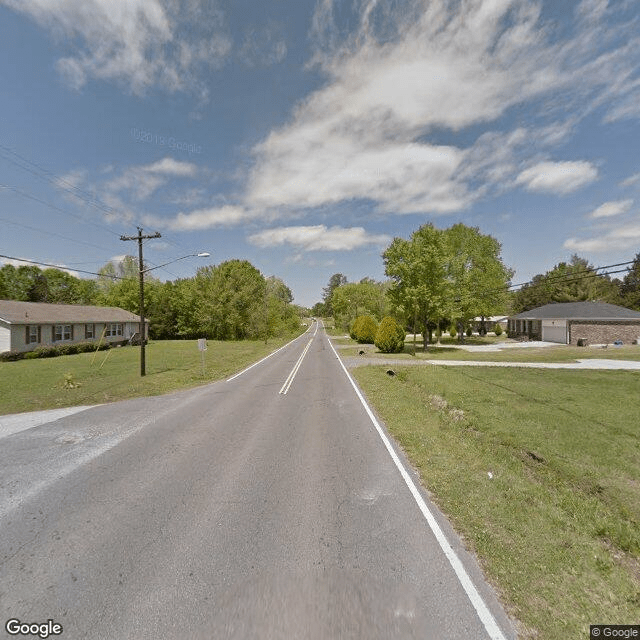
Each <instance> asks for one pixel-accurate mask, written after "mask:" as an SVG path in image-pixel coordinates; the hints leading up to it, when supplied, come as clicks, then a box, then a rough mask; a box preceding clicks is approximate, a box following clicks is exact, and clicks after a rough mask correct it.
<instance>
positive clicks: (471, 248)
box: [312, 224, 513, 347]
mask: <svg viewBox="0 0 640 640" xmlns="http://www.w3.org/2000/svg"><path fill="white" fill-rule="evenodd" d="M500 252H501V246H500V243H499V242H498V241H497V240H496V239H495V238H493V237H492V236H489V235H483V234H481V233H480V231H479V230H478V229H477V228H475V227H467V226H466V225H463V224H457V225H454V226H452V227H450V228H449V229H437V228H435V227H434V226H433V225H432V224H427V225H423V226H422V227H420V228H419V229H418V230H417V231H415V232H414V233H413V234H412V236H411V238H410V239H409V240H405V239H402V238H395V239H394V240H393V241H392V243H391V244H390V245H389V247H387V249H386V251H385V252H384V253H383V259H384V264H385V274H386V275H387V276H388V277H389V280H387V281H386V282H374V281H372V280H368V279H365V280H363V281H361V282H359V283H357V284H350V283H347V281H346V278H345V277H344V276H343V275H342V274H336V275H334V276H333V277H332V278H331V280H330V281H329V285H328V286H327V287H326V288H325V289H324V299H323V302H322V303H319V304H318V305H316V306H315V307H314V309H313V310H312V311H313V312H314V313H318V312H321V311H322V312H325V313H328V314H330V315H333V316H334V318H335V319H336V323H337V324H338V325H339V326H342V327H343V328H348V327H350V325H351V323H352V322H353V320H354V319H355V318H356V317H358V316H361V315H371V316H373V317H374V318H376V319H377V320H381V319H382V318H383V317H384V316H389V315H390V316H393V317H395V318H396V319H397V320H399V321H400V322H401V323H402V324H403V326H405V327H406V328H407V329H410V330H414V331H416V332H418V333H422V334H423V335H425V336H427V340H425V341H424V344H425V347H426V344H427V342H428V341H430V340H431V339H432V334H433V331H436V330H438V329H442V330H444V329H449V328H450V327H452V326H453V327H458V333H459V334H462V333H463V331H464V330H465V329H466V327H468V326H469V324H470V322H471V320H472V319H473V318H474V317H476V316H485V317H488V316H491V315H496V314H498V313H504V312H505V309H506V307H507V305H508V294H507V289H508V284H509V281H510V278H511V276H512V274H513V272H512V271H511V270H510V269H509V268H508V267H506V266H505V265H504V264H503V262H502V258H501V256H500ZM491 328H492V327H489V329H491Z"/></svg>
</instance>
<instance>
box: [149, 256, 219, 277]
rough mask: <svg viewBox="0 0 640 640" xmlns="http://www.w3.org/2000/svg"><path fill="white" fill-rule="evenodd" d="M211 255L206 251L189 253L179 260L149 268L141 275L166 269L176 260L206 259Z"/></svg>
mask: <svg viewBox="0 0 640 640" xmlns="http://www.w3.org/2000/svg"><path fill="white" fill-rule="evenodd" d="M210 255H211V254H210V253H207V252H206V251H201V252H200V253H190V254H189V255H186V256H182V257H181V258H176V259H175V260H170V261H169V262H165V263H164V264H159V265H156V266H155V267H149V268H148V269H143V270H142V273H147V271H153V270H154V269H160V268H161V267H166V266H167V265H168V264H173V263H174V262H178V260H184V259H185V258H208V257H209V256H210Z"/></svg>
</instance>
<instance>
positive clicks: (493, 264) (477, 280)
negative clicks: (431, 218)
mask: <svg viewBox="0 0 640 640" xmlns="http://www.w3.org/2000/svg"><path fill="white" fill-rule="evenodd" d="M444 235H445V240H446V254H447V277H448V280H449V282H450V283H451V285H452V287H453V294H454V298H453V303H454V304H453V309H452V316H453V319H454V320H455V321H456V324H457V326H458V336H459V339H460V340H463V339H464V330H465V329H466V328H467V327H468V326H469V323H470V321H471V320H472V319H473V318H475V317H476V316H481V317H482V318H485V317H487V316H491V315H494V314H495V313H500V312H504V311H505V308H506V304H507V289H508V284H509V280H510V279H511V277H512V276H513V271H511V270H510V269H508V268H507V267H506V266H505V265H504V264H503V262H502V259H501V258H500V251H501V246H500V243H499V242H498V241H497V240H496V239H495V238H494V237H493V236H490V235H484V234H482V233H480V230H479V229H478V228H477V227H467V226H466V225H464V224H456V225H453V226H452V227H450V228H449V229H446V230H445V231H444ZM485 332H486V327H485Z"/></svg>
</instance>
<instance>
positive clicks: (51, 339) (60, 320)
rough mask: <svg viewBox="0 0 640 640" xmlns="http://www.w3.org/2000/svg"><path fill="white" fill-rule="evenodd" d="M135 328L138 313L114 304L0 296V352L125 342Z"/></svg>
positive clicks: (146, 325) (135, 332)
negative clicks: (34, 299) (21, 299)
mask: <svg viewBox="0 0 640 640" xmlns="http://www.w3.org/2000/svg"><path fill="white" fill-rule="evenodd" d="M145 327H146V332H145V333H146V335H148V330H149V324H148V322H146V321H145ZM139 328H140V316H137V315H135V314H134V313H131V312H129V311H125V310H124V309H120V308H118V307H92V306H87V305H75V304H48V303H45V302H19V301H16V300H0V353H2V352H4V351H32V350H33V349H36V348H37V347H41V346H44V345H47V346H48V345H54V346H55V345H60V344H69V343H74V342H98V341H99V340H100V339H101V338H102V340H103V341H107V342H111V343H112V344H125V343H127V342H128V341H129V340H130V339H131V338H132V337H133V336H134V335H135V334H137V333H139Z"/></svg>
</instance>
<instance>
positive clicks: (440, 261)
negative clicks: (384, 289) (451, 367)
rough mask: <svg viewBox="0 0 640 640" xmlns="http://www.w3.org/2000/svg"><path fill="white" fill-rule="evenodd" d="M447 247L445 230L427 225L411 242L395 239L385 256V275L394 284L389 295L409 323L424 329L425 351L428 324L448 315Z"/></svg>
mask: <svg viewBox="0 0 640 640" xmlns="http://www.w3.org/2000/svg"><path fill="white" fill-rule="evenodd" d="M446 250H447V245H446V241H445V236H444V234H443V232H442V231H439V230H438V229H436V228H435V227H434V226H433V225H432V224H426V225H423V226H422V227H420V228H419V229H418V230H417V231H415V232H414V233H413V234H412V236H411V240H403V239H402V238H394V240H393V241H392V242H391V244H390V245H389V247H388V248H387V249H386V251H385V252H384V253H383V258H384V263H385V274H386V275H387V276H389V277H390V278H391V279H392V281H393V284H392V286H391V287H390V289H389V292H388V295H389V298H390V299H391V301H392V302H393V304H394V305H395V307H396V309H397V311H398V312H399V313H401V314H402V315H403V316H404V317H405V318H406V320H407V321H409V322H411V323H413V325H414V330H415V324H416V322H419V323H420V325H421V326H422V336H423V348H424V350H426V348H427V342H428V335H429V333H428V325H429V322H430V321H437V320H438V319H439V318H440V317H441V316H442V315H445V314H446V312H447V310H448V309H449V306H450V285H449V282H448V280H447V262H446Z"/></svg>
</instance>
